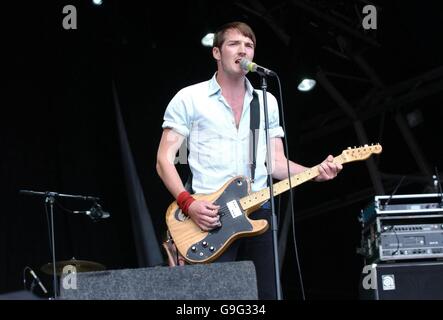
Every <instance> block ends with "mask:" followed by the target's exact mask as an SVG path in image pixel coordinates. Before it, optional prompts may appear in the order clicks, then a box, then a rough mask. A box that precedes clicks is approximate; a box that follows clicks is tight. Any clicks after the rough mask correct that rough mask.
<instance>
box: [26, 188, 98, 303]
mask: <svg viewBox="0 0 443 320" xmlns="http://www.w3.org/2000/svg"><path fill="white" fill-rule="evenodd" d="M20 193H21V194H25V195H36V196H43V197H44V198H45V206H47V205H48V203H49V216H50V218H49V219H50V227H49V229H50V232H51V251H52V273H53V278H52V281H53V286H54V299H57V297H58V286H57V273H56V266H55V232H54V202H55V197H62V198H74V199H82V200H94V201H98V200H100V199H99V198H96V197H90V196H79V195H70V194H62V193H57V192H51V191H46V192H39V191H30V190H20Z"/></svg>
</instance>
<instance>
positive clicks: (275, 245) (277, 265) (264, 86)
mask: <svg viewBox="0 0 443 320" xmlns="http://www.w3.org/2000/svg"><path fill="white" fill-rule="evenodd" d="M259 74H260V79H261V85H260V87H261V89H262V92H263V107H264V115H265V136H266V152H267V157H266V163H267V166H266V168H267V172H268V184H269V198H270V199H271V212H272V214H271V230H272V243H273V249H274V269H275V288H276V290H277V300H282V293H281V284H280V263H279V259H278V233H277V231H278V223H277V216H276V214H275V206H274V186H273V181H272V173H271V169H270V168H271V164H272V158H271V142H270V138H269V133H268V131H269V117H268V99H267V87H268V84H267V81H266V75H265V74H264V73H261V72H260V73H259Z"/></svg>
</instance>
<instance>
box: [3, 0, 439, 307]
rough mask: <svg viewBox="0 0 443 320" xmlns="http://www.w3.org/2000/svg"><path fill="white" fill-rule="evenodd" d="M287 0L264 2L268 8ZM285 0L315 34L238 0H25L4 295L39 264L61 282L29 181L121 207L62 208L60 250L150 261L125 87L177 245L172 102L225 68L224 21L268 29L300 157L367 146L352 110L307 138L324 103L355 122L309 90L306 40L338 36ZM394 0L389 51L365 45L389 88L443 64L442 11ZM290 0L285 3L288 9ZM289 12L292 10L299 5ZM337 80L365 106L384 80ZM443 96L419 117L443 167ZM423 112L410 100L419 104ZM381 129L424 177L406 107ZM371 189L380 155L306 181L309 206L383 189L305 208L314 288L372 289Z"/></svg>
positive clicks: (7, 190)
mask: <svg viewBox="0 0 443 320" xmlns="http://www.w3.org/2000/svg"><path fill="white" fill-rule="evenodd" d="M271 2H272V3H276V1H271ZM271 2H269V3H268V2H266V1H263V3H266V6H267V7H270V6H271V5H270V3H271ZM285 2H286V1H277V4H276V5H277V9H276V11H273V14H275V15H278V14H280V15H281V16H282V17H285V18H284V19H283V20H282V21H280V22H281V25H282V27H283V28H286V30H287V31H288V34H289V36H290V37H292V39H303V41H302V42H297V41H293V43H292V42H291V43H290V44H289V45H285V44H284V43H283V42H282V41H281V39H280V38H279V37H278V36H276V33H275V30H273V29H272V28H270V27H269V25H267V24H266V23H265V21H264V20H263V19H261V18H259V17H256V16H255V15H253V14H249V13H245V11H244V10H242V9H241V8H240V7H238V6H235V5H231V4H225V3H223V4H217V5H216V4H210V3H209V2H207V1H203V0H202V1H192V4H191V2H186V1H183V2H180V3H177V4H174V7H173V8H172V7H171V5H170V4H169V3H166V2H165V3H157V4H148V3H145V4H141V3H132V2H131V3H130V2H129V1H112V2H111V1H104V5H103V7H102V8H99V7H93V6H92V5H91V4H90V2H88V1H59V3H58V4H57V5H51V4H49V2H48V3H46V2H42V3H38V4H34V5H31V4H30V3H29V4H23V3H20V4H15V5H14V6H15V7H13V6H12V5H11V8H10V9H9V8H8V10H5V12H7V17H5V20H3V21H5V22H6V24H7V28H5V30H8V32H6V35H5V38H4V45H3V47H4V48H6V49H8V50H7V52H8V58H7V59H4V60H3V62H4V63H5V65H6V70H7V72H6V73H5V74H4V78H5V80H6V83H7V85H6V87H5V89H6V90H5V94H4V96H3V101H2V111H1V112H2V115H1V117H0V124H1V126H0V130H1V135H0V150H1V160H0V164H1V167H0V170H1V174H0V188H1V189H0V205H1V206H0V208H1V209H0V293H3V292H9V291H15V290H20V289H21V288H22V286H23V284H22V271H23V268H24V267H25V266H30V267H32V268H33V269H34V270H35V271H36V272H37V273H38V274H39V275H41V276H42V278H43V280H44V281H45V283H46V284H48V283H50V278H46V277H45V276H44V275H43V274H42V273H41V271H40V270H39V268H40V266H42V265H43V264H46V263H48V262H50V260H51V255H50V250H49V240H48V225H47V217H46V213H45V207H44V203H43V199H41V198H35V197H27V196H23V195H19V194H18V191H19V190H20V189H31V190H36V191H57V192H60V193H68V194H82V195H92V196H98V197H100V198H101V199H102V200H101V202H100V203H101V205H102V206H103V208H104V209H105V210H106V211H109V212H110V213H111V217H110V218H109V219H106V220H101V221H97V222H93V221H92V220H91V219H89V218H88V217H86V216H84V215H78V214H77V215H76V214H72V213H68V212H65V211H63V210H61V209H60V208H59V207H56V208H55V238H56V255H57V260H66V259H70V258H72V257H75V258H76V259H79V260H91V261H95V262H98V263H101V264H103V265H105V266H106V268H107V269H122V268H134V267H139V266H141V265H140V264H139V259H138V258H137V250H136V248H137V245H136V243H135V240H134V239H135V237H134V234H137V231H135V230H134V224H133V219H132V218H131V203H130V201H131V199H130V197H128V190H127V185H126V180H125V176H124V174H125V170H124V166H123V163H122V160H121V159H122V157H121V149H120V142H119V136H118V130H117V122H116V120H117V119H116V115H115V105H114V98H113V91H112V83H113V82H114V83H115V88H116V91H117V92H118V95H119V103H120V107H121V113H122V119H123V121H124V124H125V127H126V132H127V137H128V143H129V146H130V148H131V150H132V154H133V159H134V164H135V168H136V170H137V173H138V176H139V178H140V185H141V187H142V191H143V195H144V198H145V200H146V205H147V209H148V212H149V214H150V215H151V219H152V223H153V230H154V233H155V234H153V235H150V236H153V237H156V239H157V241H158V243H160V242H161V241H162V239H163V236H164V232H165V223H164V213H165V210H166V208H167V206H168V205H169V203H170V202H171V201H172V200H173V199H172V197H171V196H170V195H169V193H168V191H167V190H166V188H165V187H164V186H163V184H162V182H161V181H160V179H159V178H158V176H157V174H156V171H155V163H156V152H157V146H158V142H159V139H160V136H161V132H162V130H161V124H162V117H163V113H164V110H165V108H166V105H167V103H168V101H169V100H170V99H171V98H172V97H173V95H174V94H175V93H176V92H177V91H178V90H179V89H181V88H182V87H184V86H187V85H190V84H194V83H196V82H199V81H204V80H207V79H208V78H210V77H211V76H212V75H213V73H214V71H215V63H214V62H213V59H212V57H211V53H210V49H208V48H204V47H202V46H201V44H200V39H201V37H202V35H203V33H204V32H206V31H207V30H208V31H209V30H213V29H214V27H216V26H219V25H220V24H221V23H224V22H227V21H232V20H244V21H246V22H248V23H250V24H251V25H252V26H253V28H254V29H255V31H256V34H257V37H258V43H257V45H258V46H257V51H256V61H259V62H260V64H263V65H265V66H269V67H270V68H272V69H274V70H275V71H277V72H278V73H279V74H280V76H281V79H282V82H283V93H284V98H285V100H284V101H285V106H286V108H285V112H286V119H287V136H288V138H289V146H290V150H291V151H290V152H291V158H292V159H294V160H296V161H299V162H301V163H303V164H305V165H307V166H313V165H315V164H317V163H319V162H321V161H322V160H323V159H324V157H325V156H326V155H327V154H329V153H332V154H334V155H337V154H339V153H340V152H341V151H342V150H343V149H345V148H346V147H348V146H354V145H358V139H357V137H356V135H355V132H354V129H353V127H352V123H351V122H350V121H349V124H348V125H347V126H345V127H344V128H343V129H342V130H337V131H335V132H333V133H331V134H329V135H326V136H323V137H322V138H319V139H313V140H304V139H303V137H304V134H306V131H303V130H305V129H303V128H304V127H303V125H304V124H306V123H308V122H309V121H310V120H311V121H312V120H313V119H318V122H316V123H315V125H313V126H311V127H310V128H309V132H312V131H315V130H321V129H322V125H323V123H322V122H321V119H320V118H317V116H318V115H319V114H323V113H327V112H329V111H331V110H336V116H337V117H340V116H341V117H342V116H343V111H342V110H341V109H340V108H339V107H338V106H337V105H336V103H334V102H333V101H332V99H331V98H330V97H329V96H328V95H327V93H326V92H325V91H324V90H322V89H321V88H317V89H316V90H314V92H311V93H308V94H301V93H299V92H297V91H296V90H295V88H294V87H295V83H293V79H294V76H293V73H292V71H291V68H292V67H293V66H294V62H293V60H292V58H294V56H293V50H295V49H300V48H301V49H304V48H306V52H307V53H308V54H312V55H314V53H318V52H323V55H327V53H326V54H325V53H324V52H325V51H322V49H321V47H322V45H323V43H322V41H323V40H322V38H321V37H318V38H317V37H316V36H315V34H314V35H312V34H309V33H308V31H306V30H304V29H303V28H302V27H301V26H305V25H309V21H307V19H306V18H305V15H304V14H303V13H302V12H299V11H297V10H294V8H293V7H292V6H290V9H285V8H287V7H285V6H283V4H284V3H285ZM393 3H394V4H391V5H389V6H388V5H386V6H387V7H386V9H385V11H384V16H382V17H385V19H381V20H380V21H381V29H380V30H379V31H378V32H379V41H380V42H381V44H382V46H381V47H380V48H371V49H370V50H369V51H367V53H365V54H366V56H365V57H366V58H367V59H368V61H369V62H370V63H371V64H372V65H373V66H374V67H375V69H376V71H377V72H379V73H380V75H381V77H382V78H383V79H384V80H385V81H386V85H390V84H395V83H397V82H399V81H401V80H405V79H407V78H409V77H413V76H417V75H418V74H420V73H422V72H425V71H428V70H430V69H432V68H434V67H436V66H438V65H441V56H443V55H442V53H443V52H442V49H441V48H440V46H439V45H438V44H436V43H438V40H436V39H433V38H432V35H437V34H441V33H438V32H436V31H435V27H436V23H435V21H441V19H440V20H438V19H439V17H440V15H439V12H441V10H437V9H436V8H434V7H432V6H431V7H432V8H434V9H429V10H425V8H422V7H421V6H420V5H419V4H416V5H414V4H411V5H410V7H407V6H406V5H405V6H403V2H398V3H397V2H393ZM66 4H73V5H75V6H76V7H77V10H78V12H77V14H78V29H77V30H64V29H63V28H62V20H63V17H64V15H63V14H62V8H63V6H64V5H66ZM278 5H282V6H281V7H280V9H278V8H279V7H278ZM433 6H436V7H438V6H437V5H433ZM420 8H421V9H420ZM278 10H281V11H278ZM285 10H289V11H288V14H287V15H285V14H284V13H285V12H284V11H285ZM293 10H294V12H293ZM394 17H396V18H394ZM412 17H414V18H412ZM296 18H297V19H296ZM390 19H392V20H390ZM394 19H397V20H394ZM408 23H410V24H408ZM383 28H385V29H383ZM431 30H434V31H432V32H431ZM322 32H323V34H327V33H324V30H323V31H322ZM432 43H433V44H434V45H431V44H432ZM359 45H361V44H357V47H358V46H359ZM309 50H311V51H309ZM425 53H426V54H425ZM439 57H440V58H439ZM323 58H324V60H322V64H323V67H324V68H325V69H328V70H329V71H333V72H343V73H347V74H354V75H358V76H361V70H358V68H356V67H355V65H352V62H350V61H348V60H342V59H340V58H337V57H334V56H327V57H326V58H325V57H323ZM249 78H250V80H251V81H252V82H253V84H254V85H256V86H257V85H258V78H257V77H256V75H250V76H249ZM334 84H335V85H336V86H337V87H338V88H339V90H340V91H341V92H342V93H343V94H344V95H345V96H346V97H347V98H349V99H350V100H351V101H358V100H359V99H360V98H361V97H362V96H363V95H364V94H365V93H366V91H365V90H369V88H367V87H366V88H365V87H363V86H362V85H361V84H359V83H356V82H352V81H351V82H349V81H347V82H345V81H344V80H337V81H335V80H334ZM269 91H271V92H272V93H274V95H276V96H277V94H278V91H277V87H276V83H275V81H270V83H269ZM441 101H442V99H441V94H440V95H435V96H433V97H430V98H428V99H427V100H422V101H420V103H421V104H422V106H423V105H426V108H422V109H421V111H422V116H423V118H424V123H423V124H422V125H418V126H416V127H415V128H413V133H414V134H415V135H416V136H417V138H418V139H419V143H420V145H421V147H422V148H423V151H424V153H425V155H426V156H427V157H428V160H429V162H430V163H431V164H432V165H433V166H438V167H440V169H441V167H442V164H443V153H442V151H441V150H442V148H441V147H440V146H439V145H438V144H437V145H435V144H434V143H435V142H436V139H437V137H439V135H438V131H436V128H438V127H439V125H440V122H441V121H440V120H439V119H441V118H439V117H440V116H439V115H440V111H439V108H440V107H441ZM414 108H415V107H414V106H410V108H409V109H408V110H406V111H411V110H414ZM417 108H418V107H417ZM382 120H383V121H382ZM365 126H366V129H367V130H368V136H369V139H370V140H371V141H372V142H381V143H382V144H383V147H384V153H383V155H382V156H381V157H380V158H379V159H377V163H378V164H379V167H380V169H381V170H382V171H384V172H388V173H395V174H399V175H401V174H415V173H417V172H418V168H417V166H416V164H415V163H414V160H413V157H412V156H411V154H410V153H409V151H408V149H407V146H406V144H405V142H404V141H403V138H402V137H401V136H400V135H399V133H398V129H396V124H395V121H394V120H393V116H392V113H391V111H390V112H388V113H386V114H385V115H384V118H383V119H381V118H380V117H374V118H373V119H371V121H367V122H366V123H365ZM438 141H439V140H438ZM179 172H180V174H182V175H183V177H185V175H186V167H184V166H180V167H179ZM394 186H395V182H392V181H391V182H389V183H386V185H385V187H386V190H387V191H388V192H390V191H392V189H393V188H394ZM371 187H372V186H371V182H370V179H369V175H368V172H367V169H366V166H365V165H364V163H358V164H357V163H356V164H350V165H349V166H347V167H346V168H345V170H344V171H343V173H342V174H341V175H340V177H339V178H337V179H336V180H334V181H332V182H330V183H325V184H307V185H305V186H301V187H300V188H298V189H297V190H296V192H295V200H296V202H295V209H296V214H297V213H299V212H302V213H303V212H304V213H306V212H308V211H307V210H309V208H313V207H316V206H317V205H319V204H321V203H323V202H327V201H335V202H334V203H336V204H340V203H347V202H348V200H350V199H349V194H352V193H353V192H355V191H357V190H360V189H361V190H363V189H368V190H369V193H367V194H366V196H365V197H363V198H361V199H355V201H354V202H353V203H351V204H349V205H346V206H340V205H338V206H336V207H333V208H331V209H328V208H325V210H323V211H320V212H319V213H318V214H316V215H314V216H310V217H309V218H304V219H302V217H301V216H300V217H299V219H298V221H297V224H296V231H297V236H298V244H299V247H300V248H299V250H300V259H301V267H302V271H303V276H304V279H305V286H306V288H305V289H306V292H307V297H308V298H311V299H316V298H323V299H343V298H350V299H353V298H357V297H358V281H359V274H360V271H361V268H362V266H363V261H362V259H361V257H359V256H358V255H357V254H356V251H355V249H356V247H357V246H358V245H359V242H360V226H359V223H358V221H357V217H358V215H359V212H360V210H361V209H362V208H364V207H365V206H366V205H367V204H368V203H369V201H370V200H371V197H373V196H374V195H375V194H374V192H372V193H371V190H372V189H371ZM409 187H410V188H407V187H406V186H404V187H402V188H400V189H399V192H401V193H408V192H412V193H419V192H422V191H423V190H424V188H423V187H424V186H423V185H409ZM61 204H62V205H63V206H64V207H67V208H69V209H73V210H81V209H88V208H89V206H90V203H86V202H81V201H73V200H71V201H62V202H61ZM292 247H293V245H292V244H291V241H289V242H288V249H287V252H286V253H285V254H286V259H285V264H284V267H283V272H282V277H283V281H282V282H283V288H284V294H285V297H286V298H300V290H299V283H298V280H297V279H298V274H297V272H298V271H297V268H296V264H295V257H294V253H293V250H292V249H293V248H292Z"/></svg>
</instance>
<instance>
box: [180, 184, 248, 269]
mask: <svg viewBox="0 0 443 320" xmlns="http://www.w3.org/2000/svg"><path fill="white" fill-rule="evenodd" d="M248 187H249V185H248V182H247V180H246V178H245V177H239V178H237V179H235V180H233V181H232V182H231V183H230V184H229V185H228V186H227V187H226V189H225V190H224V191H223V193H222V194H221V195H220V197H219V198H218V199H217V200H216V201H215V202H214V203H215V204H216V205H219V206H220V209H219V214H220V222H221V227H219V228H217V229H214V230H211V231H210V232H209V233H208V235H207V236H206V237H205V238H204V239H202V240H201V241H199V242H196V243H194V244H193V245H192V246H191V247H190V248H189V250H188V251H187V253H186V257H187V258H188V259H191V260H194V261H196V260H197V261H198V260H205V259H207V258H208V257H210V256H212V255H213V254H215V253H216V252H217V251H218V250H219V249H220V248H221V247H222V246H224V245H225V244H226V242H227V241H228V240H229V238H231V237H232V236H233V235H235V234H238V233H240V232H248V231H252V229H253V227H252V225H251V223H250V222H249V221H248V219H247V218H246V215H245V213H244V211H243V210H242V209H241V206H240V204H239V203H238V200H239V199H240V198H241V197H243V196H246V195H247V194H248Z"/></svg>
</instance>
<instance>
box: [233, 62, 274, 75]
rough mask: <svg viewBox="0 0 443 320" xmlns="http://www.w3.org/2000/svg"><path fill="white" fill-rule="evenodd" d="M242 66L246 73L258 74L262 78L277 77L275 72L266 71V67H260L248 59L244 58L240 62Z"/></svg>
mask: <svg viewBox="0 0 443 320" xmlns="http://www.w3.org/2000/svg"><path fill="white" fill-rule="evenodd" d="M240 66H241V67H242V69H243V70H245V71H250V72H257V73H258V74H261V75H262V76H276V75H277V74H276V73H275V72H274V71H272V70H269V69H266V68H265V67H262V66H259V65H258V64H256V63H254V62H251V61H249V60H248V59H246V58H242V59H241V60H240Z"/></svg>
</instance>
